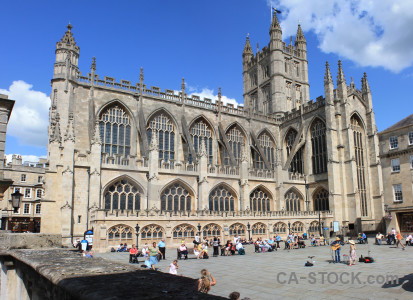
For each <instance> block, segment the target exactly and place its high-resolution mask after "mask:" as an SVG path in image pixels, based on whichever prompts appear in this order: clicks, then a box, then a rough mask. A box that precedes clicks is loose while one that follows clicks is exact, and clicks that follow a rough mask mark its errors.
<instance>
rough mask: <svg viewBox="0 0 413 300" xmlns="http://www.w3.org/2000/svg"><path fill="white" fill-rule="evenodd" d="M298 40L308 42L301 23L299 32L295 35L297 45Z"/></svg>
mask: <svg viewBox="0 0 413 300" xmlns="http://www.w3.org/2000/svg"><path fill="white" fill-rule="evenodd" d="M298 42H304V43H306V40H305V37H304V33H303V30H302V29H301V25H300V24H298V29H297V34H296V35H295V45H297V43H298Z"/></svg>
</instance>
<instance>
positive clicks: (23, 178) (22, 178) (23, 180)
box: [20, 174, 26, 182]
mask: <svg viewBox="0 0 413 300" xmlns="http://www.w3.org/2000/svg"><path fill="white" fill-rule="evenodd" d="M20 181H21V182H25V181H26V174H21V176H20Z"/></svg>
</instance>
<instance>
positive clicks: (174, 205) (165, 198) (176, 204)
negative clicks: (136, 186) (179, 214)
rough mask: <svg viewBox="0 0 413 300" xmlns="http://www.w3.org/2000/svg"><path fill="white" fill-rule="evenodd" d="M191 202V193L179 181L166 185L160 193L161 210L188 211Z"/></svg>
mask: <svg viewBox="0 0 413 300" xmlns="http://www.w3.org/2000/svg"><path fill="white" fill-rule="evenodd" d="M191 202H192V197H191V194H190V193H189V192H188V190H187V189H186V188H184V187H183V186H182V185H181V184H179V183H174V184H172V185H170V186H168V187H167V188H166V189H164V190H163V192H162V194H161V210H169V211H190V210H191V209H192V207H191Z"/></svg>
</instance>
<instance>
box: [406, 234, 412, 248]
mask: <svg viewBox="0 0 413 300" xmlns="http://www.w3.org/2000/svg"><path fill="white" fill-rule="evenodd" d="M412 243H413V236H412V234H409V235H408V236H407V237H406V246H411V245H412Z"/></svg>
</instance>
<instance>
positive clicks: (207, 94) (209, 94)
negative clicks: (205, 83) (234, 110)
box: [188, 87, 242, 107]
mask: <svg viewBox="0 0 413 300" xmlns="http://www.w3.org/2000/svg"><path fill="white" fill-rule="evenodd" d="M188 90H189V91H190V93H191V96H192V95H196V96H199V97H200V98H201V99H203V98H209V99H211V100H212V102H213V103H215V101H216V100H218V92H215V91H214V90H212V89H208V88H203V89H202V90H201V91H197V89H196V88H193V87H189V89H188ZM221 101H222V103H223V104H224V105H227V104H228V103H230V104H233V105H234V107H237V106H238V105H242V104H240V103H238V102H237V100H235V99H234V98H229V97H227V96H225V95H221Z"/></svg>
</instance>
